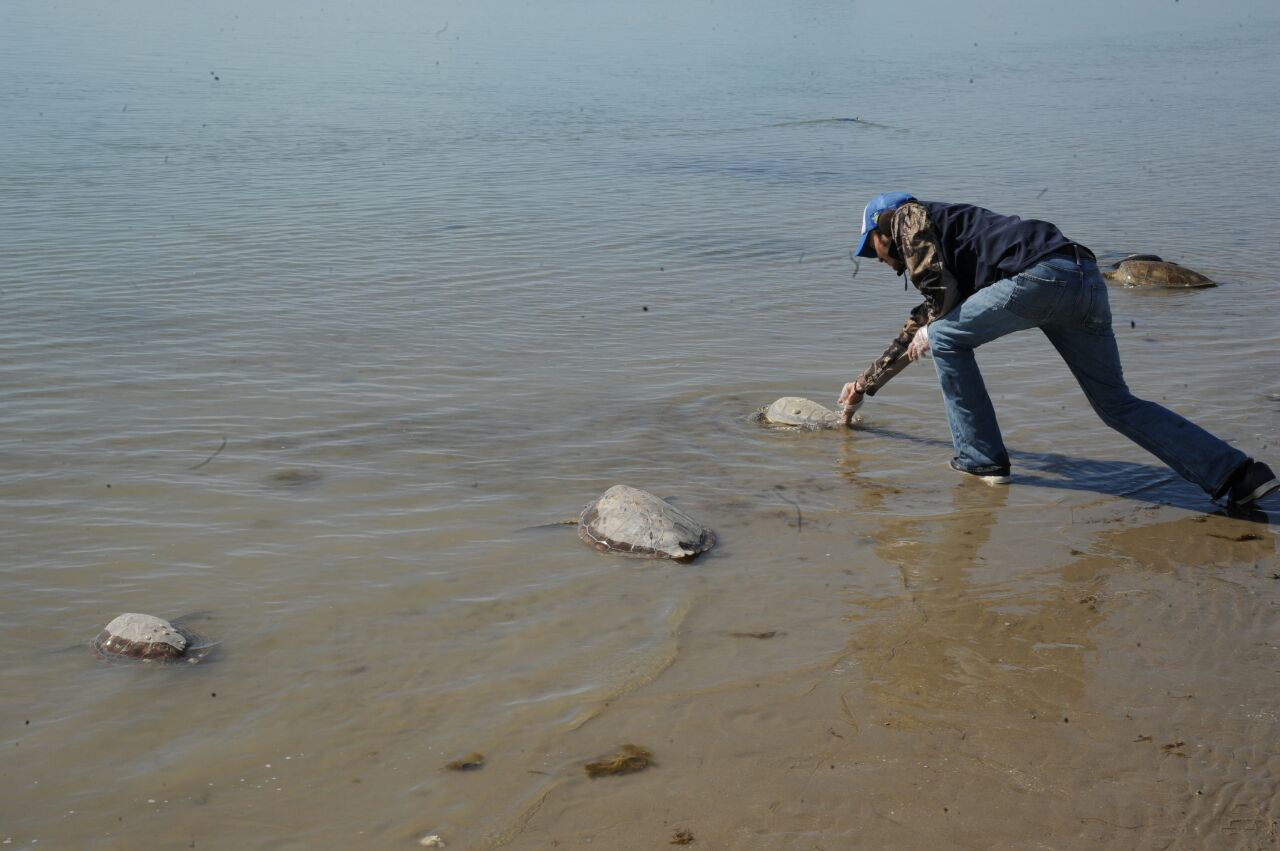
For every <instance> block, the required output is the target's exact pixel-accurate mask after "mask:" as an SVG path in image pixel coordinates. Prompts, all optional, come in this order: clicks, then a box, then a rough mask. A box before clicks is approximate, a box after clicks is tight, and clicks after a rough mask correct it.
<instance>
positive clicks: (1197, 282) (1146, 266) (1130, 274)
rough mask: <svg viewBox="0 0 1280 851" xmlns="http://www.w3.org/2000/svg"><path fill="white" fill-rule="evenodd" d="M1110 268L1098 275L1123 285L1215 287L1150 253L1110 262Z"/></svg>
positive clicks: (1178, 287)
mask: <svg viewBox="0 0 1280 851" xmlns="http://www.w3.org/2000/svg"><path fill="white" fill-rule="evenodd" d="M1111 269H1112V271H1107V272H1103V273H1102V277H1104V278H1106V279H1107V280H1108V281H1110V282H1111V283H1114V284H1122V285H1124V286H1126V287H1162V288H1164V289H1199V288H1203V287H1216V286H1217V284H1215V283H1214V282H1213V281H1211V280H1209V279H1208V278H1206V277H1205V276H1204V275H1201V274H1200V273H1199V272H1196V271H1194V270H1192V269H1188V268H1186V267H1185V266H1179V265H1178V264H1177V263H1171V262H1169V261H1167V260H1161V259H1160V258H1159V257H1157V256H1156V255H1154V254H1132V255H1130V256H1128V257H1126V258H1124V259H1123V260H1119V261H1117V262H1115V263H1113V264H1111Z"/></svg>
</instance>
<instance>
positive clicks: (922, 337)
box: [907, 325, 929, 361]
mask: <svg viewBox="0 0 1280 851" xmlns="http://www.w3.org/2000/svg"><path fill="white" fill-rule="evenodd" d="M928 353H929V326H928V325H923V326H921V328H920V330H919V331H917V332H916V335H915V336H914V337H912V338H911V344H910V345H909V346H907V359H908V360H911V361H918V360H920V358H922V357H924V356H925V355H926V354H928Z"/></svg>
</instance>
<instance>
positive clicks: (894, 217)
mask: <svg viewBox="0 0 1280 851" xmlns="http://www.w3.org/2000/svg"><path fill="white" fill-rule="evenodd" d="M876 230H878V231H880V232H881V233H882V234H884V235H885V236H887V237H889V239H890V240H891V241H892V243H893V244H894V245H895V246H896V247H897V249H898V253H899V255H900V256H901V257H902V262H903V264H904V265H905V266H906V267H907V268H906V275H907V279H908V280H910V281H911V283H912V284H913V285H914V286H915V288H916V289H917V290H919V291H920V293H921V295H923V296H924V302H923V303H922V304H920V305H917V306H916V307H914V308H913V309H912V310H911V315H910V317H909V318H908V319H907V321H906V324H904V325H903V326H902V330H901V331H899V332H898V336H896V337H894V338H893V342H891V343H890V344H889V348H887V349H885V350H884V354H882V355H881V356H880V357H878V358H876V360H875V362H874V363H872V364H871V366H869V367H867V368H866V369H865V370H863V371H862V374H861V375H859V376H858V379H859V380H860V382H861V383H862V385H863V386H864V387H865V388H866V394H867V395H868V396H874V395H876V391H877V390H879V389H880V388H881V387H883V386H884V385H885V384H887V383H888V381H889V379H891V378H893V377H894V376H895V375H897V374H898V373H899V372H901V371H902V370H903V369H905V368H906V366H907V364H908V363H910V361H909V360H908V359H907V346H909V345H910V344H911V340H912V339H913V338H914V337H915V335H916V332H917V331H919V330H920V329H921V328H923V327H924V326H925V325H928V324H929V323H930V322H932V321H933V320H935V319H937V318H938V317H940V316H945V315H946V314H947V312H948V311H950V310H951V309H952V308H953V307H955V306H956V304H958V303H959V302H960V285H959V283H958V282H957V281H956V278H955V276H954V275H952V274H951V272H950V271H949V270H948V269H947V267H946V266H945V265H944V264H943V262H942V245H941V244H940V243H939V241H938V234H937V232H936V231H935V229H934V226H933V223H932V222H930V221H929V214H928V212H926V210H925V208H924V205H923V204H921V203H919V202H918V201H908V202H907V203H906V204H903V205H902V206H901V207H899V208H898V209H896V210H894V211H893V212H892V213H891V214H890V215H887V216H881V217H880V222H879V224H878V225H877V226H876Z"/></svg>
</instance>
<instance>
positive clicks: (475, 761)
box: [445, 753, 484, 771]
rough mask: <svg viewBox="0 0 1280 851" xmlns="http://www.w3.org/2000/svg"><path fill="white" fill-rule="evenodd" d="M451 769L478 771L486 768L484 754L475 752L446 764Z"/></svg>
mask: <svg viewBox="0 0 1280 851" xmlns="http://www.w3.org/2000/svg"><path fill="white" fill-rule="evenodd" d="M445 768H447V769H449V770H450V771H476V770H478V769H481V768H484V754H482V753H473V754H471V755H470V756H467V757H463V758H462V759H455V760H454V761H453V762H451V763H448V764H447V765H445Z"/></svg>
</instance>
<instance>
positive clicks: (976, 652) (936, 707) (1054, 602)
mask: <svg viewBox="0 0 1280 851" xmlns="http://www.w3.org/2000/svg"><path fill="white" fill-rule="evenodd" d="M1008 498H1009V489H1008V488H1005V487H999V488H992V487H988V486H986V485H984V484H981V483H978V482H969V481H962V482H959V483H957V485H956V486H955V487H954V488H953V489H952V505H951V507H950V510H948V511H946V512H944V513H941V514H939V515H937V516H927V517H893V516H887V517H885V518H883V523H882V526H881V529H880V530H879V531H878V532H877V533H876V534H875V535H874V538H875V541H876V543H875V547H876V552H877V553H878V554H879V555H880V556H881V558H883V559H885V560H886V561H887V562H889V563H891V564H895V565H897V568H898V570H899V571H900V572H901V575H902V585H903V595H902V596H900V597H898V598H894V599H886V600H883V601H877V602H874V603H872V604H871V605H870V606H869V609H870V611H871V612H872V615H870V616H869V622H868V623H867V625H866V626H865V627H864V628H863V630H861V631H860V633H859V634H858V636H857V637H856V639H855V640H856V643H857V645H858V646H859V647H860V648H862V651H861V658H862V661H863V665H864V668H865V670H866V672H867V681H866V685H865V687H866V689H867V692H868V694H870V695H872V696H874V697H875V698H876V700H877V701H878V702H879V703H880V710H881V711H882V712H884V713H885V715H886V716H887V717H892V718H893V719H894V723H895V724H900V725H920V726H932V725H938V724H941V725H952V726H955V727H957V728H962V727H963V726H965V724H966V716H968V715H970V714H971V713H975V712H982V713H986V714H990V713H992V712H995V713H999V714H1002V715H1008V716H1010V717H1012V716H1018V717H1020V718H1026V717H1028V716H1030V717H1035V716H1036V715H1037V714H1038V713H1041V712H1043V711H1047V710H1048V709H1050V708H1054V707H1063V706H1068V705H1070V704H1071V703H1072V702H1074V701H1075V700H1076V699H1077V698H1078V697H1079V696H1080V693H1081V690H1082V688H1083V684H1084V671H1083V665H1084V653H1085V652H1086V651H1088V650H1090V649H1092V644H1091V642H1090V640H1089V631H1090V629H1091V628H1092V627H1093V625H1094V624H1095V623H1096V622H1097V619H1098V615H1097V614H1096V613H1094V612H1092V611H1090V610H1089V609H1088V607H1086V606H1081V605H1069V604H1066V603H1064V601H1063V595H1062V593H1061V591H1059V590H1058V589H1057V588H1056V587H1055V586H1053V585H1051V584H1042V583H1037V582H1028V581H1026V580H1027V578H1028V577H1026V576H1025V575H1022V573H1021V571H1020V569H1019V568H1018V567H1017V566H1013V565H1002V566H1000V567H999V568H998V572H997V573H996V574H995V575H992V574H991V573H990V572H989V571H988V569H987V568H988V565H987V563H986V561H987V559H986V557H985V556H984V555H983V551H984V548H985V547H986V546H987V545H988V543H989V542H990V540H991V537H992V532H993V530H994V528H995V525H996V519H997V517H998V516H999V514H1000V513H1001V511H1002V510H1003V509H1004V507H1005V505H1006V503H1007V501H1008ZM987 720H988V722H989V721H990V720H991V719H990V718H988V719H987Z"/></svg>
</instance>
